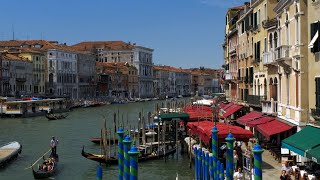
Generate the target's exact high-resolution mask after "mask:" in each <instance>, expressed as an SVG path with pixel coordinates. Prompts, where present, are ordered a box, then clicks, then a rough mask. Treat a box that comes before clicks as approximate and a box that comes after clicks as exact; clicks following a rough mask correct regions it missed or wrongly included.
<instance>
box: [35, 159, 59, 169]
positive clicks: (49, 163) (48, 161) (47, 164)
mask: <svg viewBox="0 0 320 180" xmlns="http://www.w3.org/2000/svg"><path fill="white" fill-rule="evenodd" d="M54 162H55V159H54V158H48V159H46V160H44V162H43V164H42V165H40V166H39V170H42V171H52V170H53V168H54Z"/></svg>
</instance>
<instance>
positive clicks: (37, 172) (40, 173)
mask: <svg viewBox="0 0 320 180" xmlns="http://www.w3.org/2000/svg"><path fill="white" fill-rule="evenodd" d="M49 158H51V160H52V161H53V163H52V169H51V170H41V169H40V168H39V167H40V166H38V169H34V167H32V173H33V177H34V178H35V179H44V178H49V177H52V176H53V175H54V174H55V173H56V172H57V171H58V161H59V158H58V155H56V156H50V157H49ZM49 158H47V159H49ZM43 163H45V159H44V158H43V162H42V163H41V165H42V164H43Z"/></svg>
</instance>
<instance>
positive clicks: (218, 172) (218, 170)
mask: <svg viewBox="0 0 320 180" xmlns="http://www.w3.org/2000/svg"><path fill="white" fill-rule="evenodd" d="M220 166H221V163H220V161H219V160H218V161H217V173H216V174H217V175H216V177H215V179H219V178H220Z"/></svg>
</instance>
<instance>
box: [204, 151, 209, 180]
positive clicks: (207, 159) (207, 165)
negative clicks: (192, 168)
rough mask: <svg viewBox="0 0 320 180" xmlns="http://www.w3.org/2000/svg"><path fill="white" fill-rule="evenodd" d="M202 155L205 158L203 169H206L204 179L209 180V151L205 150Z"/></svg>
mask: <svg viewBox="0 0 320 180" xmlns="http://www.w3.org/2000/svg"><path fill="white" fill-rule="evenodd" d="M204 153H205V157H206V160H205V168H206V169H205V172H206V173H205V175H206V176H205V178H204V179H205V180H208V179H209V151H207V150H206V151H205V152H204Z"/></svg>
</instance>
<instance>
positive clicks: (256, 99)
mask: <svg viewBox="0 0 320 180" xmlns="http://www.w3.org/2000/svg"><path fill="white" fill-rule="evenodd" d="M265 99H266V97H265V96H256V95H248V100H247V103H248V104H249V105H251V106H257V107H261V101H263V100H265Z"/></svg>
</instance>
